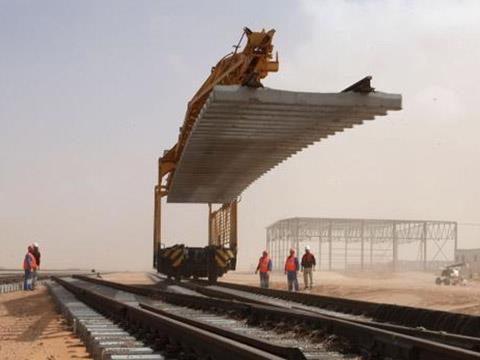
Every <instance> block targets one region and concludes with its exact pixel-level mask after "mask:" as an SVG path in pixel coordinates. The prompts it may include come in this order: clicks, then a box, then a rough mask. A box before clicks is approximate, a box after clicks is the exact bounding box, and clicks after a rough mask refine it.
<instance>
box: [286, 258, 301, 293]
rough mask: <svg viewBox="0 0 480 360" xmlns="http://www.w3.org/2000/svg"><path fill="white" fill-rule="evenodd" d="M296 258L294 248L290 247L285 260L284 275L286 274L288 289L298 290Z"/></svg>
mask: <svg viewBox="0 0 480 360" xmlns="http://www.w3.org/2000/svg"><path fill="white" fill-rule="evenodd" d="M298 269H299V266H298V259H297V257H296V256H295V249H290V255H289V256H288V257H287V260H286V261H285V275H287V282H288V291H293V290H295V291H298V280H297V272H298Z"/></svg>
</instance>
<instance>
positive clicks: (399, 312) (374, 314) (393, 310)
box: [182, 280, 480, 349]
mask: <svg viewBox="0 0 480 360" xmlns="http://www.w3.org/2000/svg"><path fill="white" fill-rule="evenodd" d="M182 286H185V287H187V288H189V289H196V290H197V291H200V292H203V293H204V294H210V296H215V294H216V295H217V296H218V297H230V298H237V299H251V301H255V302H259V303H270V304H277V305H280V306H286V307H291V308H301V309H303V310H306V311H312V312H318V313H323V314H333V315H335V316H345V317H346V318H349V319H359V320H361V319H369V320H372V321H376V322H381V323H385V324H396V325H400V326H405V327H409V328H421V329H427V330H430V331H433V332H445V333H449V334H457V335H464V336H467V337H468V336H471V337H477V336H478V335H479V334H480V317H479V316H475V315H466V314H460V313H454V312H448V311H439V310H431V309H424V308H415V307H410V306H400V305H394V304H382V303H374V302H368V301H361V300H353V299H346V298H338V297H330V296H324V295H315V294H308V293H301V292H295V293H292V292H288V291H283V290H276V289H262V288H258V287H254V286H249V285H242V284H234V283H228V282H219V283H217V284H216V285H211V284H209V283H208V282H206V281H201V280H196V281H194V282H186V283H184V284H182ZM479 349H480V348H479Z"/></svg>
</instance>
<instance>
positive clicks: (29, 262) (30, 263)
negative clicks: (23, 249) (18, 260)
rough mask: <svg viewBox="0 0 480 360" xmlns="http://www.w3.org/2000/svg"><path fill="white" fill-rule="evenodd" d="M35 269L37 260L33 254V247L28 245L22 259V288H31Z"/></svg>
mask: <svg viewBox="0 0 480 360" xmlns="http://www.w3.org/2000/svg"><path fill="white" fill-rule="evenodd" d="M36 269H37V262H36V260H35V256H33V247H31V246H29V247H28V251H27V254H26V255H25V258H24V259H23V270H24V271H25V278H24V279H23V290H33V285H32V275H33V272H34V271H35V270H36Z"/></svg>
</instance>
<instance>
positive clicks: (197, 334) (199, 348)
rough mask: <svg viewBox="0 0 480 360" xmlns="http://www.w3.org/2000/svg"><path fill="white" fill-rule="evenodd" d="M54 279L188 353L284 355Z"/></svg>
mask: <svg viewBox="0 0 480 360" xmlns="http://www.w3.org/2000/svg"><path fill="white" fill-rule="evenodd" d="M53 279H54V280H55V281H56V282H57V283H59V284H60V285H62V286H63V287H65V288H66V289H67V290H69V291H71V292H72V293H73V294H74V295H75V296H76V297H77V298H78V299H79V300H81V301H82V302H84V303H86V304H88V305H89V306H91V307H92V308H94V309H95V310H97V311H99V312H100V313H103V314H104V315H106V316H108V317H110V318H112V319H115V320H116V321H118V322H121V323H123V324H128V326H131V327H133V328H135V329H136V331H137V332H141V333H143V334H144V335H145V336H146V337H148V338H149V339H150V340H151V341H153V342H155V343H156V344H157V345H159V344H162V345H163V347H165V345H166V344H167V343H168V344H171V345H172V346H173V347H179V346H180V347H181V348H182V349H184V351H185V352H186V353H187V354H194V355H195V356H196V357H199V358H204V357H205V358H213V359H225V358H229V359H239V360H240V359H252V360H253V359H274V360H277V359H282V357H279V356H277V355H274V354H272V353H269V352H266V351H263V350H261V349H258V348H256V347H253V346H250V345H246V344H243V343H241V342H239V341H235V340H232V339H230V338H227V337H224V336H220V335H217V334H215V333H212V332H209V331H206V330H203V329H200V328H197V327H194V326H192V325H189V324H186V323H183V322H180V321H177V320H174V319H172V318H169V317H166V316H162V315H160V314H157V313H153V312H151V311H148V310H145V309H142V308H140V307H138V306H133V305H129V304H127V303H124V302H121V301H118V300H115V299H112V298H111V297H108V296H104V295H102V294H99V293H97V292H95V291H92V290H87V289H84V288H81V287H78V286H76V285H74V284H72V283H70V282H67V281H65V280H62V279H61V278H58V277H53ZM187 358H188V356H187Z"/></svg>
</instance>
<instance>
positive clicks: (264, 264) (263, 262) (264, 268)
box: [258, 256, 270, 273]
mask: <svg viewBox="0 0 480 360" xmlns="http://www.w3.org/2000/svg"><path fill="white" fill-rule="evenodd" d="M269 262H270V258H269V257H268V256H262V257H261V258H260V260H259V261H258V264H259V267H260V272H262V273H266V272H268V263H269Z"/></svg>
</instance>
